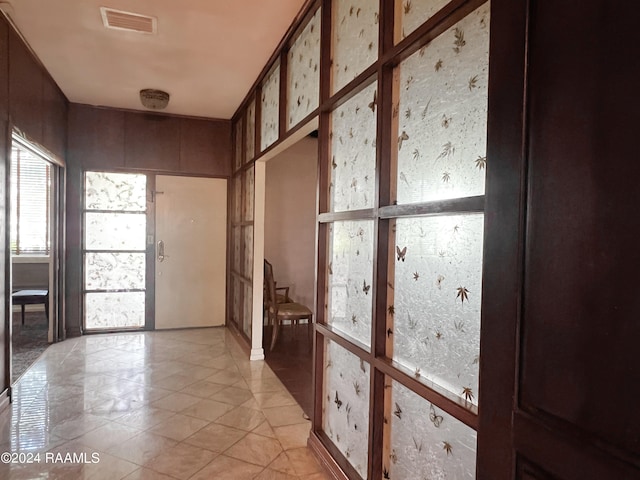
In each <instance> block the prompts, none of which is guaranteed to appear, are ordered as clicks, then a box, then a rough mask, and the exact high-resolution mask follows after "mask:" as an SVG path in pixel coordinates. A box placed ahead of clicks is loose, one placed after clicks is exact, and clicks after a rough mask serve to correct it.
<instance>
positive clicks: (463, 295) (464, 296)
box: [456, 286, 469, 303]
mask: <svg viewBox="0 0 640 480" xmlns="http://www.w3.org/2000/svg"><path fill="white" fill-rule="evenodd" d="M456 292H458V293H457V294H456V298H459V299H460V302H461V303H464V301H465V300H469V290H467V289H466V287H463V286H460V287H458V288H456Z"/></svg>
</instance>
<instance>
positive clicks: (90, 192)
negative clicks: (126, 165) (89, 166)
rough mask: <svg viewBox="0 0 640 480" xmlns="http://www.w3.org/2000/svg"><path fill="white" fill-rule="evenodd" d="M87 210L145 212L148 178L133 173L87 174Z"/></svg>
mask: <svg viewBox="0 0 640 480" xmlns="http://www.w3.org/2000/svg"><path fill="white" fill-rule="evenodd" d="M85 209H86V210H121V211H133V212H135V211H137V212H143V211H145V210H146V209H147V176H146V175H135V174H132V173H108V172H87V173H86V183H85Z"/></svg>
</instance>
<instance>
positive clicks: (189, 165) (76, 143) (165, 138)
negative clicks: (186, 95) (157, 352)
mask: <svg viewBox="0 0 640 480" xmlns="http://www.w3.org/2000/svg"><path fill="white" fill-rule="evenodd" d="M91 169H95V170H118V171H136V172H139V171H143V172H149V173H161V174H175V175H206V176H214V177H225V178H226V177H229V176H230V175H231V122H230V121H228V120H205V119H195V118H186V117H176V116H168V115H158V114H150V113H145V112H132V111H122V110H115V109H109V108H97V107H91V106H88V105H77V104H72V105H71V106H70V110H69V144H68V154H67V185H68V186H67V245H66V246H67V277H66V288H67V306H66V316H67V318H66V323H67V335H68V336H77V335H80V334H81V332H82V303H81V302H82V223H81V222H82V192H83V186H82V185H83V172H84V171H85V170H91Z"/></svg>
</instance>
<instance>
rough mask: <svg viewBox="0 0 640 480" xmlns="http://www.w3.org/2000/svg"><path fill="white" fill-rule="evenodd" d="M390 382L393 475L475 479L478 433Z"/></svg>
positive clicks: (389, 466) (386, 463)
mask: <svg viewBox="0 0 640 480" xmlns="http://www.w3.org/2000/svg"><path fill="white" fill-rule="evenodd" d="M389 381H390V382H391V385H392V388H391V404H390V410H391V414H390V415H389V418H390V423H389V424H388V428H389V429H390V430H391V435H390V440H391V441H390V448H389V453H388V454H387V455H386V458H384V459H383V468H384V469H385V470H386V471H387V472H389V477H390V478H398V479H400V478H401V479H403V480H423V479H425V478H441V479H447V478H450V479H456V480H463V479H468V480H473V479H474V478H476V432H475V430H473V429H472V428H470V427H468V426H466V425H465V424H464V423H462V422H460V421H459V420H457V419H456V418H455V417H452V416H451V415H448V414H447V413H445V412H444V411H442V410H441V409H439V408H438V407H436V406H435V405H433V404H431V403H430V402H428V401H427V400H425V399H424V398H422V397H420V396H419V395H416V394H415V393H413V392H412V391H410V390H409V389H407V388H405V387H404V386H402V385H401V384H399V383H397V382H393V381H391V380H389Z"/></svg>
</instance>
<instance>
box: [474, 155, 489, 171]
mask: <svg viewBox="0 0 640 480" xmlns="http://www.w3.org/2000/svg"><path fill="white" fill-rule="evenodd" d="M486 166H487V156H486V155H485V156H484V157H478V158H476V167H478V170H484V168H486Z"/></svg>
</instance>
